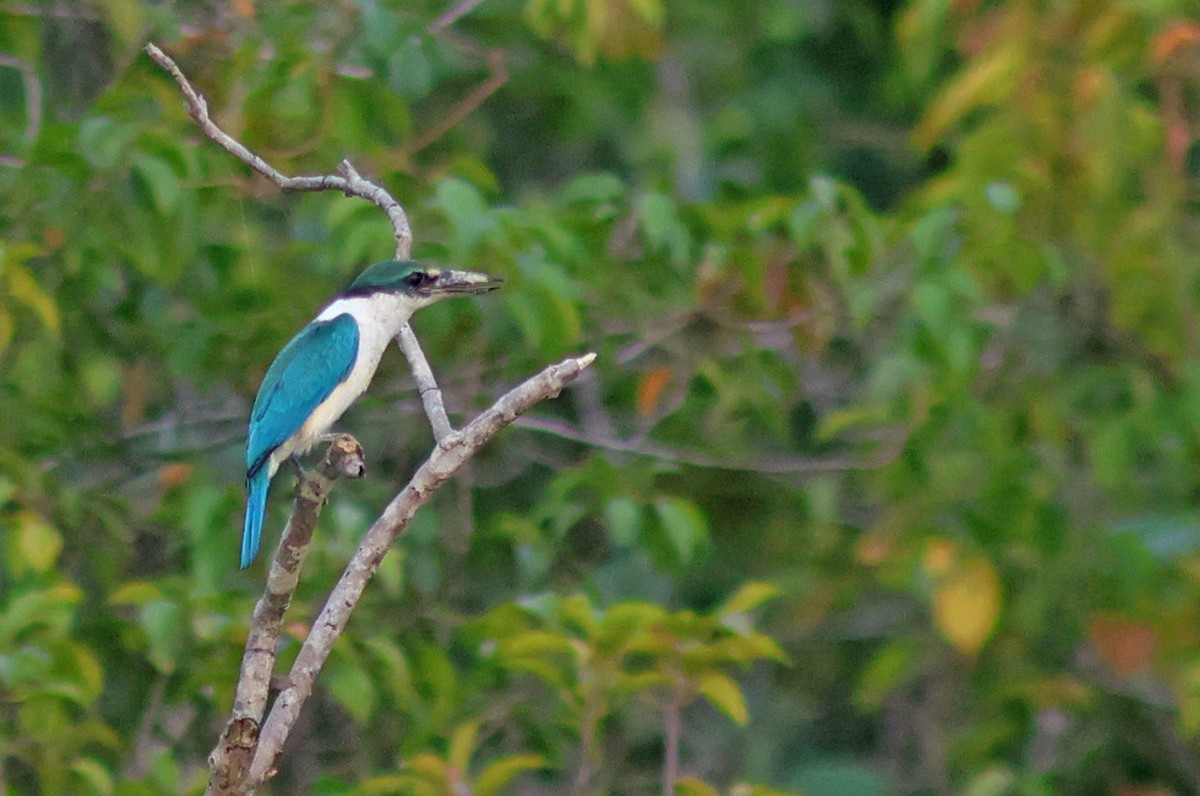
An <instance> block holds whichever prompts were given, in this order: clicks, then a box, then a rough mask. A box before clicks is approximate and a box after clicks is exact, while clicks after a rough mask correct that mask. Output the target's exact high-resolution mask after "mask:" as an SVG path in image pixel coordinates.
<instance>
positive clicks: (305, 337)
mask: <svg viewBox="0 0 1200 796" xmlns="http://www.w3.org/2000/svg"><path fill="white" fill-rule="evenodd" d="M500 283H501V280H499V279H497V278H495V277H491V276H488V275H487V274H481V273H476V272H473V271H449V270H440V269H436V268H427V267H425V266H424V265H421V264H419V263H415V262H412V261H410V260H406V261H398V260H389V261H387V262H382V263H376V264H375V265H372V266H371V267H370V268H368V269H367V270H365V271H363V272H362V273H361V274H360V275H359V276H358V278H357V279H355V280H354V281H353V282H351V283H350V287H349V288H347V289H346V292H344V293H342V294H341V295H340V296H338V297H337V298H335V299H334V300H333V301H332V302H330V303H329V305H328V306H327V307H325V309H324V310H322V311H321V314H320V315H318V316H317V317H316V318H315V319H313V321H312V322H311V323H309V324H308V325H307V326H305V327H304V328H303V329H301V330H300V332H299V334H297V335H296V336H295V337H293V338H292V339H291V340H290V341H289V342H288V344H287V345H285V346H284V347H283V350H282V351H280V352H279V355H278V356H277V357H275V361H274V362H272V363H271V367H269V368H267V374H266V376H264V377H263V382H262V386H260V387H259V388H258V397H257V398H255V399H254V409H253V410H252V411H251V413H250V432H249V437H248V439H247V440H246V488H247V490H248V491H249V497H248V498H247V501H246V524H245V527H244V528H243V530H242V567H243V568H245V567H247V566H249V564H250V562H251V561H253V560H254V557H255V555H257V554H258V546H259V541H260V540H261V538H262V525H263V515H264V512H265V511H266V505H267V490H268V487H269V486H270V483H271V478H272V477H274V475H275V473H276V471H277V470H278V469H279V465H280V464H282V463H283V462H284V461H285V460H287V459H288V458H290V457H295V456H300V455H302V454H304V453H306V452H307V451H308V450H309V449H310V448H311V447H312V446H313V445H314V444H316V443H317V442H318V441H319V440H320V439H321V438H322V437H323V436H324V435H325V434H326V432H328V431H329V428H330V426H332V425H333V424H334V423H335V422H337V419H338V418H339V417H341V416H342V413H343V412H345V411H346V410H347V409H348V408H349V407H350V404H352V403H354V402H355V401H356V400H357V399H358V397H359V396H360V395H362V394H363V392H364V391H365V390H366V389H367V386H368V385H369V384H370V383H371V379H372V377H373V376H374V375H375V369H376V368H377V367H378V366H379V360H380V358H381V357H382V356H383V351H384V349H385V348H387V345H388V341H390V340H391V339H392V338H393V337H395V336H396V335H397V334H398V333H399V332H400V329H401V328H402V327H403V326H404V324H405V323H407V322H408V319H409V318H410V317H411V316H412V314H413V313H414V312H416V311H417V310H419V309H421V308H422V307H427V306H429V305H430V304H432V303H434V302H435V301H439V300H441V299H444V298H448V297H450V296H462V295H471V294H475V293H486V292H489V291H492V290H495V289H496V288H498V287H499V286H500Z"/></svg>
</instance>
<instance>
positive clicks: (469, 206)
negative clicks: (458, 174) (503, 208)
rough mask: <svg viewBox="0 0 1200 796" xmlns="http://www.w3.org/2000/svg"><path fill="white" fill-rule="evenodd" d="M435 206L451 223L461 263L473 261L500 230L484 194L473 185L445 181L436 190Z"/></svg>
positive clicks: (455, 251)
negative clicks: (480, 245) (473, 257)
mask: <svg viewBox="0 0 1200 796" xmlns="http://www.w3.org/2000/svg"><path fill="white" fill-rule="evenodd" d="M433 203H434V205H435V206H437V207H438V208H440V209H441V210H442V212H443V213H445V214H446V217H447V218H448V219H449V220H450V226H451V228H452V231H453V244H454V246H453V248H454V256H455V259H457V260H460V261H463V260H467V259H469V255H470V253H471V252H473V251H474V250H475V248H476V247H478V246H479V244H480V243H482V242H483V241H484V240H485V239H486V238H487V236H489V235H491V234H492V233H494V232H495V231H496V230H497V229H499V225H498V224H497V222H496V220H495V219H494V218H493V217H492V215H491V213H490V211H489V210H488V206H487V203H486V202H484V200H483V196H482V194H480V193H479V191H478V189H476V188H475V186H474V185H471V184H470V183H467V182H464V181H462V180H456V179H446V180H442V181H441V182H439V183H438V184H437V187H436V188H434V200H433Z"/></svg>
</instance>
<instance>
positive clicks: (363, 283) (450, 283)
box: [345, 260, 504, 306]
mask: <svg viewBox="0 0 1200 796" xmlns="http://www.w3.org/2000/svg"><path fill="white" fill-rule="evenodd" d="M503 281H504V280H502V279H499V278H497V277H494V276H489V275H488V274H481V273H479V272H477V271H453V270H449V269H445V268H432V267H430V266H428V265H425V264H423V263H418V262H414V261H412V260H387V261H385V262H382V263H375V265H372V266H371V267H370V268H368V269H367V270H365V271H363V272H362V273H361V274H359V275H358V278H356V279H355V280H354V281H353V282H351V283H350V287H349V288H347V290H346V293H345V295H346V296H370V295H375V294H379V293H390V294H393V295H397V296H404V297H406V298H409V299H412V300H414V301H416V302H417V303H418V304H419V305H420V306H425V305H428V304H432V303H433V302H435V301H438V300H439V299H443V298H448V297H450V296H465V295H472V294H475V293H488V292H491V291H493V290H496V289H497V288H499V287H500V285H501V283H502V282H503Z"/></svg>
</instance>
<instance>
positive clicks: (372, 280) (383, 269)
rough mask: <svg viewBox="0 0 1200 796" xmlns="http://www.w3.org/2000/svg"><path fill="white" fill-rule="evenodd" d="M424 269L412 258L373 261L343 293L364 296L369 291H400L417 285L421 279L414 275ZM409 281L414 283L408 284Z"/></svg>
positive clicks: (421, 272)
mask: <svg viewBox="0 0 1200 796" xmlns="http://www.w3.org/2000/svg"><path fill="white" fill-rule="evenodd" d="M425 270H426V269H425V266H423V265H421V264H420V263H418V262H416V261H414V260H385V261H384V262H381V263H375V264H374V265H372V266H371V267H369V268H368V269H367V270H365V271H363V272H362V273H361V274H359V275H358V276H357V277H356V278H355V280H354V281H353V282H351V283H350V287H348V288H346V292H345V295H347V296H365V295H368V294H370V293H381V292H394V291H401V290H405V289H406V288H407V287H415V286H419V285H420V283H421V279H420V277H419V276H415V275H418V274H423V273H424V272H425ZM410 281H412V282H415V283H416V284H415V285H410Z"/></svg>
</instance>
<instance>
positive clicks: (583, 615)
mask: <svg viewBox="0 0 1200 796" xmlns="http://www.w3.org/2000/svg"><path fill="white" fill-rule="evenodd" d="M558 614H559V616H560V617H562V621H563V624H564V625H565V626H566V627H567V628H568V629H573V630H576V631H578V632H579V633H580V634H581V635H582V637H583V638H592V637H594V636H595V635H596V632H597V630H598V629H599V627H600V623H599V622H598V621H597V619H596V609H595V608H593V607H592V604H591V602H589V601H588V599H587V597H584V596H583V595H582V594H572V595H570V596H568V597H564V598H563V599H562V601H561V602H560V603H559V606H558Z"/></svg>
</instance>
